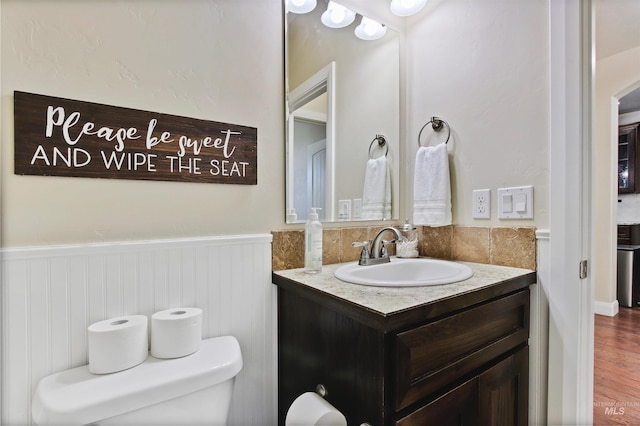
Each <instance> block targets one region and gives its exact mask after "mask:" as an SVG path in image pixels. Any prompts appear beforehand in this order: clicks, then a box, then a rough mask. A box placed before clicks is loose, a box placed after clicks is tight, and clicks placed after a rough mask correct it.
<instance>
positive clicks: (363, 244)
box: [351, 241, 371, 247]
mask: <svg viewBox="0 0 640 426" xmlns="http://www.w3.org/2000/svg"><path fill="white" fill-rule="evenodd" d="M370 242H371V241H362V242H360V241H354V242H352V243H351V247H369V243H370Z"/></svg>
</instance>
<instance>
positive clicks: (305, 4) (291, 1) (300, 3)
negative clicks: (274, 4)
mask: <svg viewBox="0 0 640 426" xmlns="http://www.w3.org/2000/svg"><path fill="white" fill-rule="evenodd" d="M316 4H317V2H316V0H287V12H292V13H309V12H311V11H312V10H313V9H315V8H316Z"/></svg>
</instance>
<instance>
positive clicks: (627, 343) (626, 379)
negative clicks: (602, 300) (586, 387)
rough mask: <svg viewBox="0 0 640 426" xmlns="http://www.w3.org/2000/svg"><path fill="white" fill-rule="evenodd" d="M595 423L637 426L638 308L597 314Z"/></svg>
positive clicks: (639, 397) (639, 419)
mask: <svg viewBox="0 0 640 426" xmlns="http://www.w3.org/2000/svg"><path fill="white" fill-rule="evenodd" d="M593 394H594V395H593V424H594V425H640V308H637V309H631V308H622V307H621V308H620V313H618V315H616V316H615V317H606V316H602V315H596V317H595V345H594V392H593Z"/></svg>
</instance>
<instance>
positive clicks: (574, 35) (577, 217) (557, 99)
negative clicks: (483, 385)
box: [547, 0, 594, 424]
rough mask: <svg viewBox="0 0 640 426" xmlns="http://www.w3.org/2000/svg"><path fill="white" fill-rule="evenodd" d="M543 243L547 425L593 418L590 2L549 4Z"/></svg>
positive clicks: (585, 421)
mask: <svg viewBox="0 0 640 426" xmlns="http://www.w3.org/2000/svg"><path fill="white" fill-rule="evenodd" d="M549 6H550V37H549V41H550V46H549V49H550V116H549V120H550V122H549V128H550V138H549V143H550V148H549V157H550V158H549V160H550V161H549V163H550V164H549V181H550V182H551V183H552V184H551V185H550V206H551V208H550V227H549V228H550V241H549V253H550V256H549V259H550V261H549V281H550V282H549V286H548V289H547V291H548V295H547V296H548V300H549V374H548V379H549V381H548V384H549V386H548V399H547V400H548V423H549V424H590V423H591V422H592V418H593V309H594V308H593V306H594V302H593V284H592V281H591V277H587V278H586V279H580V277H579V264H580V261H581V260H590V258H591V257H592V255H591V253H592V249H591V235H592V220H591V218H592V199H591V193H592V192H591V191H592V184H591V177H592V170H593V167H592V143H591V139H592V134H593V132H592V130H591V127H592V117H591V112H592V107H591V105H592V93H593V88H592V81H593V72H594V71H593V64H594V61H593V59H592V58H593V52H592V47H593V42H592V36H593V31H592V16H593V13H592V2H591V0H563V1H555V0H549Z"/></svg>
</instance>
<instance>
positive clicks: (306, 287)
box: [273, 260, 536, 426]
mask: <svg viewBox="0 0 640 426" xmlns="http://www.w3.org/2000/svg"><path fill="white" fill-rule="evenodd" d="M392 262H393V260H392ZM466 264H467V265H469V266H470V267H471V268H472V269H473V270H474V276H473V277H471V278H469V279H467V280H465V281H461V282H458V283H454V284H447V285H439V286H428V287H403V288H388V287H369V286H363V285H357V284H350V283H346V282H343V281H340V280H338V279H336V278H335V277H334V275H333V274H334V271H335V270H336V269H337V268H338V267H339V266H341V265H325V266H323V270H322V272H321V273H319V274H316V275H309V274H305V273H304V270H303V269H293V270H287V271H277V272H274V273H273V283H274V284H276V285H277V286H278V371H279V372H278V375H279V376H278V406H279V408H278V422H279V424H280V425H283V424H284V418H285V415H286V412H287V409H288V407H289V405H290V404H291V403H292V402H293V400H294V399H295V398H296V397H297V396H298V395H300V394H301V393H303V392H306V391H313V390H315V389H316V386H317V385H319V384H322V385H323V386H324V387H325V388H326V390H327V392H328V393H327V395H326V399H327V401H328V402H330V403H331V404H332V405H333V406H334V407H336V408H337V409H338V410H340V411H341V412H342V413H343V414H344V415H345V416H346V418H347V421H348V424H349V425H355V426H358V425H361V424H362V423H368V424H370V425H371V426H383V425H398V426H408V425H420V426H423V425H431V424H433V425H453V424H465V425H466V424H478V425H526V424H527V419H528V376H529V358H528V344H527V342H528V337H529V285H531V284H534V283H535V282H536V273H535V272H534V271H530V270H525V269H518V268H509V267H501V266H493V265H484V264H475V263H466ZM365 267H366V266H365Z"/></svg>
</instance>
